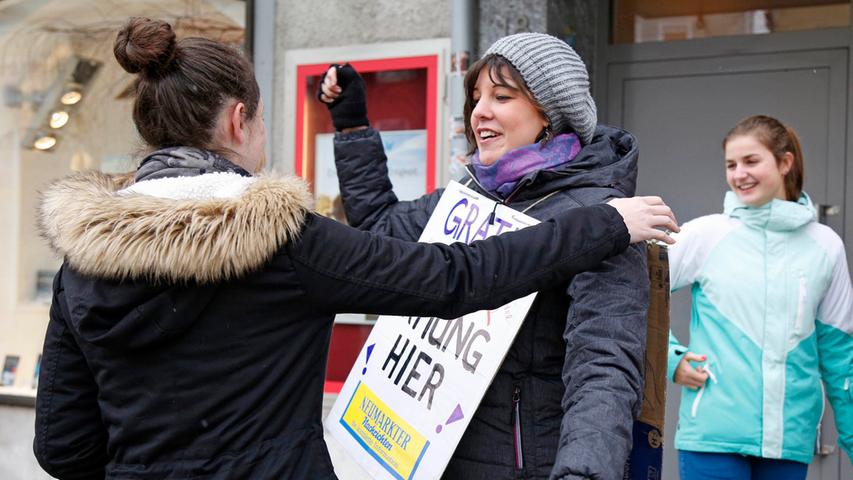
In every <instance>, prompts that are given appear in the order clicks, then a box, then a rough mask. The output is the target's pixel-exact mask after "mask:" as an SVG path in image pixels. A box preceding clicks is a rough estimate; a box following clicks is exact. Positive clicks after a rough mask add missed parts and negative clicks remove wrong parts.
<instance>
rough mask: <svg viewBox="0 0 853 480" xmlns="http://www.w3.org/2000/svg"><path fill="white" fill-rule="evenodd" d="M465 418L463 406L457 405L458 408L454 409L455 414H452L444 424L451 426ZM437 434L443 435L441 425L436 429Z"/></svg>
mask: <svg viewBox="0 0 853 480" xmlns="http://www.w3.org/2000/svg"><path fill="white" fill-rule="evenodd" d="M463 418H465V415H463V414H462V405H459V404H458V403H457V404H456V408H454V409H453V413H451V414H450V417H449V418H448V419H447V421H446V422H444V424H445V425H450V424H451V423H453V422H456V421H459V420H462V419H463ZM435 433H441V425H438V426H436V427H435Z"/></svg>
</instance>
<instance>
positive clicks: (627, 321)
mask: <svg viewBox="0 0 853 480" xmlns="http://www.w3.org/2000/svg"><path fill="white" fill-rule="evenodd" d="M330 73H331V74H332V75H328V74H327V76H326V78H325V80H324V81H323V82H322V85H321V89H320V92H319V97H320V99H321V100H323V101H325V102H327V103H329V106H330V111H331V114H332V120H333V123H334V124H335V127H336V128H337V129H338V130H339V133H338V134H336V135H335V161H336V164H337V168H338V175H339V179H340V184H341V192H342V197H343V199H344V208H345V210H346V214H347V218H348V220H349V222H350V224H351V225H356V226H360V228H364V229H369V230H371V231H373V232H376V233H380V234H384V235H393V236H395V237H398V238H403V239H416V238H417V236H418V235H420V233H421V231H422V230H423V228H424V226H425V224H426V222H427V219H428V218H429V217H430V215H431V214H432V212H433V209H434V208H435V205H436V204H437V202H438V199H439V197H440V196H441V193H442V190H441V189H438V190H436V191H435V192H432V193H430V194H428V195H425V196H424V197H421V198H419V199H417V200H413V201H398V199H397V197H396V196H395V195H394V193H393V192H392V191H391V183H390V182H389V180H388V171H387V167H386V159H385V156H384V152H383V149H382V143H381V139H380V138H379V134H378V132H376V131H375V130H373V129H372V128H370V127H369V126H368V121H367V111H366V107H365V105H364V94H365V92H366V90H367V89H366V86H365V84H364V82H363V81H362V80H361V78H360V77H359V76H358V74H357V73H355V71H354V70H353V69H352V67H351V66H349V65H345V66H336V67H335V68H333V69H330ZM464 84H465V92H466V100H465V131H466V136H467V138H468V140H469V144H470V147H471V158H470V162H469V164H468V165H467V168H466V174H467V178H465V179H462V180H461V181H462V182H463V183H464V184H466V185H467V186H468V187H469V188H472V189H475V190H477V191H478V192H479V193H481V194H483V195H486V196H488V197H490V198H493V199H495V200H497V201H499V202H501V203H504V204H507V205H508V206H510V207H511V208H514V209H516V210H519V211H523V212H525V213H527V214H528V215H530V216H532V217H535V218H537V219H539V220H542V221H546V220H548V219H549V218H551V217H553V216H554V215H556V214H557V213H558V212H561V211H564V210H566V209H569V208H576V207H579V206H582V205H589V204H595V203H601V202H604V201H607V200H608V199H609V198H612V197H625V196H632V195H634V187H635V181H636V176H637V148H636V143H635V141H634V137H633V136H631V134H629V133H628V132H625V131H623V130H619V129H616V128H612V127H608V126H604V125H596V110H595V102H594V101H593V99H592V97H591V96H590V92H589V79H588V76H587V71H586V67H585V66H584V64H583V61H582V60H581V59H580V57H578V55H577V53H575V51H574V50H573V49H572V48H571V47H570V46H569V45H567V44H566V43H565V42H564V41H562V40H560V39H558V38H555V37H552V36H550V35H545V34H540V33H520V34H516V35H510V36H508V37H504V38H501V39H500V40H498V41H497V42H495V43H494V45H492V46H491V47H490V48H489V49H488V51H487V52H486V54H485V55H484V56H483V58H482V59H480V60H479V61H477V62H475V63H474V64H473V65H472V66H471V68H469V70H468V73H467V74H466V77H465V81H464ZM376 88H382V87H381V86H377V87H376ZM377 93H380V92H377ZM359 98H360V102H359V101H355V100H354V99H359ZM530 248H531V249H534V248H541V246H534V245H531V246H530ZM645 262H646V254H645V249H644V247H642V246H638V247H632V248H629V249H628V250H626V251H625V252H624V253H622V254H620V255H618V256H615V257H613V258H611V259H610V260H608V261H606V262H604V263H602V264H601V265H600V267H599V268H597V269H596V270H594V271H592V272H588V273H584V274H580V275H577V276H575V277H574V279H572V280H571V281H570V282H569V283H566V284H561V285H554V286H553V288H551V289H548V290H543V291H540V292H539V296H538V297H537V300H536V302H535V303H534V305H533V307H532V308H531V310H530V312H529V313H528V315H527V317H526V318H525V320H524V323H523V325H522V327H521V329H520V330H519V332H518V335H517V336H516V338H515V341H514V342H513V345H512V347H511V348H510V350H509V352H508V353H507V355H506V357H505V360H504V362H503V364H502V365H501V367H500V369H499V371H498V373H497V375H496V376H495V377H494V379H493V380H492V384H491V386H490V388H489V390H488V391H487V392H486V394H485V396H484V397H483V400H482V402H481V403H480V407H479V409H478V410H477V411H476V413H475V414H474V415H473V417H472V418H471V422H470V424H469V426H468V428H467V430H466V431H465V434H464V435H463V437H462V440H461V441H460V443H459V445H458V447H457V448H456V451H455V453H454V454H453V457H452V458H451V460H450V462H449V464H448V466H447V469H446V470H445V473H444V477H443V478H445V479H464V480H473V479H480V478H489V479H509V478H524V479H547V478H559V479H561V480H563V479H580V478H606V479H610V478H623V470H624V465H625V463H626V459H627V458H628V454H629V452H630V450H631V438H632V425H633V419H634V418H635V417H636V415H637V414H638V413H639V408H640V401H641V388H642V385H643V379H642V367H643V362H644V352H645V339H646V311H647V308H648V294H649V284H648V275H647V271H646V263H645Z"/></svg>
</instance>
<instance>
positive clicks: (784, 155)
mask: <svg viewBox="0 0 853 480" xmlns="http://www.w3.org/2000/svg"><path fill="white" fill-rule="evenodd" d="M723 148H724V150H725V166H726V181H727V182H728V184H729V187H730V188H731V191H730V192H728V193H727V194H726V197H725V207H724V212H723V213H722V214H716V215H708V216H705V217H700V218H697V219H695V220H692V221H690V222H688V223H687V224H685V225H684V226H683V227H682V231H681V234H680V235H679V236H678V242H677V243H676V244H675V245H674V246H673V247H672V248H671V249H670V277H671V282H672V289H673V291H674V290H678V289H680V288H682V287H686V286H690V288H691V292H692V295H693V304H692V307H693V308H692V312H693V313H692V318H691V320H690V345H689V348H688V347H687V346H684V345H681V344H680V343H679V342H678V340H677V339H676V338H675V337H674V336H673V335H672V334H670V348H669V370H668V375H669V378H670V379H672V380H673V381H675V382H676V383H679V384H681V385H684V386H686V387H688V388H685V389H684V391H683V394H682V398H681V408H680V411H679V421H678V429H677V432H676V435H675V447H676V448H677V449H678V450H679V467H680V471H681V478H682V479H691V480H701V479H706V478H714V479H753V480H757V479H770V478H773V479H804V478H805V477H806V473H807V469H808V463H809V462H810V461H811V459H812V455H813V453H814V450H815V444H816V441H817V435H818V428H819V425H820V420H821V417H822V416H823V406H824V397H825V396H826V397H829V401H830V403H831V405H832V407H833V410H834V411H835V419H836V424H837V427H838V432H839V439H838V441H839V444H840V445H841V447H842V448H843V449H844V451H845V452H847V455H848V456H850V454H851V448H853V394H852V393H851V390H850V383H851V380H853V291H851V286H850V275H849V272H848V269H847V260H846V254H845V251H844V244H843V243H842V241H841V239H840V238H839V237H838V235H836V234H835V232H833V231H832V230H831V229H830V228H829V227H826V226H824V225H821V224H819V223H818V222H817V221H816V212H815V208H814V205H813V204H812V202H811V200H810V199H809V197H808V195H806V193H805V192H803V191H802V185H803V158H802V153H801V149H800V144H799V140H798V138H797V136H796V134H795V133H794V131H793V130H791V129H790V128H787V127H786V126H784V125H783V124H782V123H780V122H779V121H778V120H776V119H774V118H771V117H767V116H753V117H749V118H746V119H744V120H742V121H740V122H739V123H738V124H737V125H736V126H735V127H734V128H733V129H732V130H731V131H730V132H729V133H728V135H726V138H725V140H724V141H723Z"/></svg>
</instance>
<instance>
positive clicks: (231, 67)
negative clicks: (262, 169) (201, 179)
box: [113, 17, 260, 150]
mask: <svg viewBox="0 0 853 480" xmlns="http://www.w3.org/2000/svg"><path fill="white" fill-rule="evenodd" d="M113 52H114V53H115V57H116V60H118V63H119V64H120V65H121V66H122V68H124V69H125V70H126V71H127V72H129V73H135V74H138V78H137V82H136V100H135V101H134V105H133V122H134V123H135V124H136V129H137V130H138V131H139V134H140V135H141V136H142V139H143V140H145V142H146V143H147V144H148V145H149V146H150V147H153V148H163V147H170V146H179V145H184V146H190V147H197V148H203V149H208V150H216V146H215V145H213V137H214V130H215V127H216V121H217V118H218V115H219V113H220V111H221V110H222V108H223V107H224V106H225V104H226V102H227V101H228V100H230V99H235V100H237V101H239V102H242V103H243V104H244V105H245V106H246V108H245V112H246V120H247V121H249V120H252V119H253V118H254V116H255V113H256V112H257V109H258V102H259V101H260V90H259V89H258V83H257V81H256V80H255V74H254V71H253V70H252V66H251V64H250V63H249V61H248V60H247V59H246V58H245V57H244V56H243V54H242V53H241V52H240V51H239V50H237V49H236V48H233V47H230V46H228V45H224V44H222V43H219V42H215V41H213V40H208V39H205V38H185V39H182V40H176V37H175V32H174V31H173V30H172V26H171V25H169V24H168V23H166V22H163V21H159V20H151V19H148V18H143V17H132V18H130V19H128V21H127V23H126V24H125V25H124V27H123V28H122V29H121V31H119V33H118V36H116V41H115V45H114V47H113Z"/></svg>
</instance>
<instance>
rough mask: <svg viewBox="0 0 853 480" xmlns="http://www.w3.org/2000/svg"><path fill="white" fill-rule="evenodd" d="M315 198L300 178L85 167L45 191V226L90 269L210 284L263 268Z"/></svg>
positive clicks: (47, 234) (72, 260)
mask: <svg viewBox="0 0 853 480" xmlns="http://www.w3.org/2000/svg"><path fill="white" fill-rule="evenodd" d="M310 198H311V194H310V193H309V191H308V189H307V187H306V185H305V183H304V182H303V181H302V180H300V179H298V178H296V177H285V178H274V177H256V178H246V177H242V176H240V175H239V174H234V173H215V174H206V175H200V176H195V177H178V178H162V179H158V180H149V181H145V182H140V183H136V184H134V183H133V174H127V175H118V176H116V175H106V174H102V173H99V172H82V173H77V174H73V175H70V176H68V177H65V178H63V179H61V180H58V181H56V182H54V183H53V184H52V185H50V186H49V187H48V188H47V190H46V191H45V192H44V193H43V194H42V199H41V203H40V206H39V212H38V213H39V215H38V216H39V218H38V223H39V229H40V232H41V235H42V237H43V238H45V239H46V240H47V241H48V242H49V243H50V245H51V247H52V248H53V250H54V251H55V252H56V253H57V254H59V255H61V256H63V257H65V258H66V260H67V261H68V263H69V264H70V265H71V266H72V267H73V268H74V269H75V270H77V271H79V272H80V273H82V274H84V275H91V276H95V277H99V278H108V279H114V280H124V279H143V280H148V281H167V282H198V283H212V282H219V281H224V280H228V279H232V278H237V277H240V276H243V275H245V274H247V273H249V272H250V271H253V270H256V269H258V268H260V267H261V266H262V265H263V264H265V263H266V262H267V261H269V259H270V258H271V257H272V256H273V255H274V254H275V252H277V251H278V249H279V248H281V247H282V246H283V245H284V244H286V243H287V242H288V241H290V240H293V239H294V238H295V237H296V236H297V235H298V234H299V231H300V229H301V227H302V224H303V222H304V219H305V215H306V213H307V212H308V211H309V209H310V205H311V200H310Z"/></svg>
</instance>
